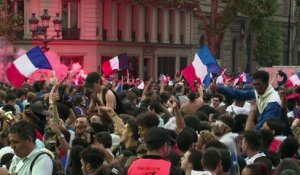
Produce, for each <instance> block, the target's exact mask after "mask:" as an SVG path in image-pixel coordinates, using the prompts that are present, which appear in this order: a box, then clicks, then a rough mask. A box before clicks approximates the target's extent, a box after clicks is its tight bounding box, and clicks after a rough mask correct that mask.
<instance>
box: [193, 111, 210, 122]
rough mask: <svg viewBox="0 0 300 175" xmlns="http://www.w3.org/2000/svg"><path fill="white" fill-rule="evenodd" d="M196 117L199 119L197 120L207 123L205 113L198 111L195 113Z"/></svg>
mask: <svg viewBox="0 0 300 175" xmlns="http://www.w3.org/2000/svg"><path fill="white" fill-rule="evenodd" d="M196 115H197V117H198V118H199V120H200V121H201V122H202V121H206V122H208V121H209V118H208V115H207V114H206V113H205V112H202V111H198V112H196Z"/></svg>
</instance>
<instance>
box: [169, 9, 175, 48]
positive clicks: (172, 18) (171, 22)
mask: <svg viewBox="0 0 300 175" xmlns="http://www.w3.org/2000/svg"><path fill="white" fill-rule="evenodd" d="M174 24H175V11H174V10H170V14H169V33H170V34H169V42H170V44H173V43H174V40H173V38H174V34H175V25H174Z"/></svg>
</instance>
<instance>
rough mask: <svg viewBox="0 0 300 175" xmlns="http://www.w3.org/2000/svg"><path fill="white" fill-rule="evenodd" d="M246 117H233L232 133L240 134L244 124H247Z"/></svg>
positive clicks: (239, 115)
mask: <svg viewBox="0 0 300 175" xmlns="http://www.w3.org/2000/svg"><path fill="white" fill-rule="evenodd" d="M247 118H248V115H246V114H238V115H236V116H235V117H234V123H235V125H234V128H233V130H232V131H233V132H235V133H240V132H243V131H244V128H245V125H246V122H247Z"/></svg>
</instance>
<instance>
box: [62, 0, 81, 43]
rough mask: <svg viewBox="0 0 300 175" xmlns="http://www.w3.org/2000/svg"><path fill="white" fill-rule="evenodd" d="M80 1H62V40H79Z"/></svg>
mask: <svg viewBox="0 0 300 175" xmlns="http://www.w3.org/2000/svg"><path fill="white" fill-rule="evenodd" d="M78 15H79V1H78V0H63V1H62V38H63V39H75V40H76V39H79V35H80V30H79V26H78V19H79V18H78Z"/></svg>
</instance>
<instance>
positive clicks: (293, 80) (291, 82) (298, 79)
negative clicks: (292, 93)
mask: <svg viewBox="0 0 300 175" xmlns="http://www.w3.org/2000/svg"><path fill="white" fill-rule="evenodd" d="M298 85H300V72H298V73H296V74H294V75H292V76H291V77H290V78H289V79H288V80H287V81H286V83H285V86H286V87H293V86H298Z"/></svg>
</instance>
